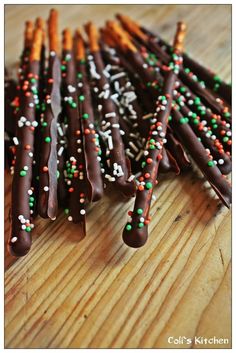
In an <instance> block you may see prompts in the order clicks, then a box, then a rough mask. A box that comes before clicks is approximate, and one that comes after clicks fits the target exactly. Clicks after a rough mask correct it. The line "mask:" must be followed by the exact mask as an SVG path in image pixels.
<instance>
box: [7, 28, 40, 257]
mask: <svg viewBox="0 0 236 353" xmlns="http://www.w3.org/2000/svg"><path fill="white" fill-rule="evenodd" d="M41 46H42V30H41V29H36V30H35V32H34V36H33V43H32V48H31V53H30V61H29V70H28V75H27V81H25V86H27V89H25V90H24V95H20V97H21V99H20V107H21V116H20V117H19V120H18V128H17V130H18V131H17V138H18V144H17V150H16V164H15V172H14V177H13V184H12V208H11V218H12V230H11V236H10V239H9V243H8V244H9V250H10V252H11V254H12V255H14V256H23V255H25V254H26V253H27V252H28V251H29V249H30V246H31V230H32V228H33V224H32V223H31V220H30V218H31V215H32V208H33V205H34V196H33V190H32V188H31V182H32V164H33V152H34V150H33V148H34V129H35V127H36V126H37V122H36V120H35V105H36V104H37V103H35V101H37V100H38V97H37V95H36V94H35V92H34V85H35V83H36V82H37V81H38V79H39V61H40V53H41Z"/></svg>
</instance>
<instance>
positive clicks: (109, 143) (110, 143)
mask: <svg viewBox="0 0 236 353" xmlns="http://www.w3.org/2000/svg"><path fill="white" fill-rule="evenodd" d="M107 142H108V148H109V150H113V141H112V137H111V136H110V135H109V136H108V138H107Z"/></svg>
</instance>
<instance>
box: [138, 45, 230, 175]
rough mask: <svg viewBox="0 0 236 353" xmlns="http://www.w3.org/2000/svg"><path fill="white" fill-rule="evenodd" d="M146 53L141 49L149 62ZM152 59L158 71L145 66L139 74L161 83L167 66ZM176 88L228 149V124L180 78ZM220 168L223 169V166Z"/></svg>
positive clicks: (213, 135)
mask: <svg viewBox="0 0 236 353" xmlns="http://www.w3.org/2000/svg"><path fill="white" fill-rule="evenodd" d="M147 55H148V53H147V52H146V51H142V56H143V57H144V58H146V61H147V63H148V64H149V59H148V56H147ZM154 59H155V60H157V59H156V57H153V56H152V57H151V59H150V63H152V65H154V64H155V65H157V67H158V68H159V70H160V72H159V73H156V72H155V70H154V68H153V67H148V68H147V69H148V70H146V71H148V74H147V73H145V72H144V71H143V70H142V71H141V72H140V74H141V75H142V77H143V78H144V79H146V80H147V78H146V76H148V78H149V79H150V82H153V83H154V82H155V76H156V77H157V78H158V80H159V82H160V83H161V82H162V78H161V77H160V73H161V75H163V74H165V71H166V70H167V69H168V67H166V66H165V65H160V64H157V63H155V62H154ZM139 61H140V59H139ZM142 66H143V67H144V65H142ZM150 69H152V71H150ZM152 72H153V73H154V76H153V75H152ZM152 76H153V77H152ZM151 80H152V81H151ZM176 89H177V90H178V91H179V93H180V94H181V95H182V94H184V95H185V96H186V102H187V105H188V106H189V107H190V108H191V110H193V111H194V112H195V113H197V114H199V113H200V115H201V116H202V117H203V121H204V120H205V119H206V121H207V122H208V124H209V125H210V126H211V127H212V128H213V130H214V134H212V139H213V138H216V137H218V139H220V140H221V142H222V143H223V144H224V146H225V148H226V149H227V150H229V149H230V147H231V143H232V141H231V139H230V136H231V131H230V129H229V124H228V123H226V122H225V121H224V120H222V119H221V117H220V116H217V118H216V115H215V114H213V113H212V112H211V111H210V110H209V109H207V108H206V107H205V106H204V105H203V104H202V102H201V100H200V98H199V97H197V96H195V95H194V94H193V93H192V92H191V91H190V90H189V88H188V87H186V86H185V85H183V83H182V82H181V80H178V81H177V82H176ZM215 135H216V136H215ZM215 143H216V144H217V145H218V147H220V150H221V153H222V154H224V151H222V147H221V146H220V144H219V142H218V141H217V140H216V141H215ZM227 153H228V152H227ZM226 160H228V162H229V158H228V156H226ZM222 168H223V169H225V167H224V166H223V167H222ZM227 168H228V167H226V169H225V170H227ZM228 169H229V168H228Z"/></svg>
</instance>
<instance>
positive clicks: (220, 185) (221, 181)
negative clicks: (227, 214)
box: [172, 109, 232, 207]
mask: <svg viewBox="0 0 236 353" xmlns="http://www.w3.org/2000/svg"><path fill="white" fill-rule="evenodd" d="M172 117H173V121H172V125H173V128H174V131H175V132H176V133H177V135H178V136H179V138H180V139H181V140H182V141H183V143H184V145H185V147H186V148H187V149H188V151H189V153H190V155H191V156H192V158H193V159H194V161H195V162H196V164H197V165H198V167H199V169H200V170H201V171H202V173H203V174H204V175H205V177H206V179H207V180H208V181H209V183H210V184H211V186H212V187H213V189H214V190H215V192H216V193H217V195H218V196H219V198H220V199H221V200H222V202H223V203H224V204H225V205H226V206H227V207H229V206H230V204H231V197H232V192H231V186H230V184H229V183H228V182H227V181H226V179H225V177H224V176H223V175H222V174H221V172H220V170H219V168H218V167H217V166H212V167H210V166H208V164H207V163H208V162H209V157H208V154H207V152H206V150H205V148H204V146H203V144H202V143H201V142H200V141H199V140H198V138H197V136H196V135H195V133H194V132H193V130H192V128H191V127H190V125H189V124H188V123H184V124H180V119H181V117H182V115H181V114H180V113H179V111H178V110H175V109H172Z"/></svg>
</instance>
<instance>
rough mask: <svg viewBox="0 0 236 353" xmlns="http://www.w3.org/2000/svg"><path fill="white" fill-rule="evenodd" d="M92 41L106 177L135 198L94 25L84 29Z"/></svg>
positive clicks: (94, 77)
mask: <svg viewBox="0 0 236 353" xmlns="http://www.w3.org/2000/svg"><path fill="white" fill-rule="evenodd" d="M85 29H86V32H87V34H88V38H89V45H90V52H91V55H90V56H89V57H88V58H89V65H90V74H91V75H92V79H93V81H94V85H95V87H94V89H95V91H96V94H97V99H98V104H99V107H100V108H101V110H100V112H101V114H102V118H103V120H102V122H101V129H102V134H103V136H104V139H105V141H106V143H107V152H106V153H107V157H108V158H109V167H110V169H111V172H112V175H105V177H106V178H107V179H108V180H109V181H112V182H114V183H115V184H116V186H117V187H118V188H119V190H120V191H121V192H122V193H123V194H124V195H125V196H128V197H130V196H132V195H134V193H135V190H136V185H135V182H134V176H132V175H130V161H129V159H128V158H127V157H126V156H125V152H124V145H123V141H122V137H121V131H120V125H119V118H118V116H117V111H116V107H115V105H114V103H113V101H112V99H111V97H110V86H109V81H108V79H107V78H106V76H105V75H104V72H103V70H104V68H105V67H104V63H103V59H102V55H101V52H100V47H99V43H98V32H97V29H96V28H95V26H94V25H93V24H92V23H88V24H87V25H86V27H85Z"/></svg>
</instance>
